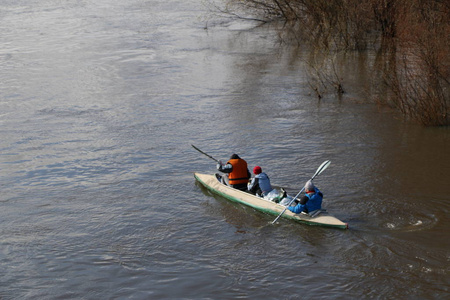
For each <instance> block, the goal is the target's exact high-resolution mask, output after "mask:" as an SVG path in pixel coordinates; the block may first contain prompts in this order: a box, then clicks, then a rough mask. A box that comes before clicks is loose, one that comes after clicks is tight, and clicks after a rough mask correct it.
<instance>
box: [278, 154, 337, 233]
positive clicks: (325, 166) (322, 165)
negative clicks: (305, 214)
mask: <svg viewBox="0 0 450 300" xmlns="http://www.w3.org/2000/svg"><path fill="white" fill-rule="evenodd" d="M330 163H331V161H329V160H327V161H324V162H323V163H322V164H321V165H320V167H319V168H318V169H317V171H316V173H315V174H314V175H313V177H311V181H312V180H314V178H316V176H318V175H319V174H320V173H322V172H323V171H324V170H325V169H326V168H328V166H329V165H330ZM304 189H305V187H303V188H302V190H301V191H300V192H298V194H297V195H296V196H295V197H294V199H292V200H291V202H289V204H288V205H287V206H286V207H285V208H284V210H283V211H282V212H281V214H279V215H278V217H276V218H275V220H273V222H272V224H275V222H276V221H277V220H278V219H279V218H280V217H281V216H282V215H283V214H284V212H285V211H286V209H287V208H288V207H289V206H290V205H291V204H292V202H294V201H295V199H297V197H298V196H300V194H301V193H302V192H303V190H304Z"/></svg>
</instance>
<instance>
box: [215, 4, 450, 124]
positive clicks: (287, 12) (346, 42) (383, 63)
mask: <svg viewBox="0 0 450 300" xmlns="http://www.w3.org/2000/svg"><path fill="white" fill-rule="evenodd" d="M225 1H226V7H225V8H224V9H223V10H222V12H226V13H228V14H231V15H233V16H240V17H241V18H244V17H242V15H243V14H246V17H245V18H248V19H252V20H258V21H260V22H263V23H269V22H270V23H278V24H280V23H281V24H282V25H281V26H280V37H281V39H282V40H283V41H284V42H285V43H297V44H298V45H305V44H307V45H308V46H311V48H312V49H314V50H313V51H312V53H313V55H312V56H311V59H309V61H308V65H309V66H310V74H311V75H314V76H313V77H314V78H315V80H312V84H311V88H312V89H313V90H314V91H315V92H316V93H317V96H318V97H319V98H320V97H322V92H321V90H322V89H323V88H324V86H325V85H329V86H332V87H333V89H334V90H335V91H336V92H337V93H344V91H345V86H343V83H342V81H341V79H340V76H339V74H338V72H336V68H335V65H336V64H335V58H336V57H337V56H338V55H341V54H342V53H349V52H356V53H364V52H365V51H367V50H372V51H374V53H376V55H375V57H374V59H373V62H372V63H371V66H370V68H369V69H368V70H367V72H368V74H370V76H371V77H372V78H371V82H372V84H371V86H370V87H368V92H369V93H368V94H370V95H371V98H372V100H374V101H376V102H378V103H382V104H385V105H389V106H392V107H395V108H397V109H398V110H400V111H401V112H402V113H403V114H404V115H405V116H406V117H408V118H410V119H412V120H414V121H416V122H418V123H420V124H422V125H425V126H441V125H447V126H448V125H450V99H449V98H450V82H449V77H450V63H449V57H450V55H449V54H450V53H449V49H450V45H449V43H450V42H449V41H450V22H449V20H450V4H449V2H448V1H445V0H225ZM249 16H250V17H249ZM280 21H281V22H280ZM324 56H326V57H327V60H326V61H327V63H326V65H324V59H323V57H324Z"/></svg>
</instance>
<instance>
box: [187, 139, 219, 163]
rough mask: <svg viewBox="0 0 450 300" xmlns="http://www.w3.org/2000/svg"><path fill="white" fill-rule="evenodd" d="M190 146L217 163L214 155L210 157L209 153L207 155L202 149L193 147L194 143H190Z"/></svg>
mask: <svg viewBox="0 0 450 300" xmlns="http://www.w3.org/2000/svg"><path fill="white" fill-rule="evenodd" d="M191 146H192V147H193V148H194V149H195V150H197V151H198V152H200V153H201V154H203V155H206V156H208V157H209V158H211V159H212V160H214V161H215V162H217V163H219V160H217V159H215V158H214V157H212V156H211V155H209V154H208V153H205V152H203V151H202V150H200V149H198V148H197V147H195V146H194V145H192V144H191Z"/></svg>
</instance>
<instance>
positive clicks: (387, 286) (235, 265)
mask: <svg viewBox="0 0 450 300" xmlns="http://www.w3.org/2000/svg"><path fill="white" fill-rule="evenodd" d="M207 17H208V14H207V13H206V11H205V8H204V7H203V6H202V1H201V0H184V1H180V0H173V1H172V0H169V1H167V0H164V1H162V0H161V1H156V0H155V1H143V0H132V1H118V0H98V1H90V0H81V1H67V0H66V1H64V0H63V1H56V0H45V1H37V0H19V1H2V2H1V3H0V31H1V35H0V45H1V46H0V69H1V73H0V80H1V85H0V124H1V127H0V149H1V152H0V187H1V195H0V207H1V209H0V269H1V272H0V298H1V299H67V298H73V299H127V298H131V299H234V298H247V299H299V298H302V299H361V298H366V299H368V298H370V299H372V298H373V299H444V298H449V297H450V291H449V287H450V278H449V265H450V264H449V262H450V242H449V231H448V228H449V226H450V218H449V213H450V204H449V200H450V175H449V174H450V156H449V151H450V132H449V130H448V129H446V128H422V127H418V126H416V125H414V124H409V123H406V122H404V121H402V120H401V118H399V117H398V115H397V114H396V113H393V112H390V111H387V110H385V109H383V108H378V107H376V106H374V105H372V104H367V103H366V101H365V100H366V99H365V96H364V93H352V91H356V90H357V87H358V86H359V84H360V80H362V78H363V77H364V75H363V74H362V73H359V72H361V68H362V67H363V66H364V64H365V63H366V62H364V61H363V62H361V60H356V59H355V61H351V60H349V61H347V62H346V64H345V66H343V67H344V68H347V70H346V71H345V74H347V75H348V78H345V79H344V81H345V82H344V84H346V87H348V88H347V90H348V91H349V93H348V94H345V95H344V97H343V98H341V99H337V98H335V97H334V96H332V95H331V96H328V97H325V98H324V99H322V100H321V101H320V102H318V101H317V99H316V98H314V97H313V96H312V95H310V87H309V84H308V78H307V75H306V72H305V71H304V70H305V68H304V65H303V64H302V59H294V57H300V58H302V57H303V58H304V59H306V57H308V53H307V52H305V53H302V52H301V51H300V52H294V51H291V50H292V49H289V48H287V47H284V48H280V46H279V44H277V41H276V34H275V32H273V31H271V30H270V29H269V28H256V29H253V30H247V29H246V27H248V24H246V23H245V22H244V23H243V22H235V21H227V22H225V23H219V22H218V21H217V20H214V19H210V20H209V21H208V22H207ZM191 144H195V145H196V146H198V147H199V148H201V149H203V150H204V151H206V152H208V153H209V154H211V155H212V156H214V157H216V158H218V159H222V160H226V159H227V158H228V157H229V156H230V155H231V154H232V153H233V152H236V153H238V154H240V155H241V156H242V157H243V158H245V159H246V160H247V161H248V163H249V165H250V167H251V168H253V166H255V165H260V166H261V167H262V168H263V170H264V171H266V172H267V173H268V174H269V176H270V177H271V179H272V182H273V183H274V184H278V185H282V186H284V187H286V188H287V190H288V191H290V192H292V193H295V192H296V191H298V190H300V189H301V187H302V185H303V184H304V182H305V181H306V180H307V179H308V178H309V177H311V176H312V175H313V174H314V172H315V170H316V168H317V167H318V166H319V165H320V164H321V163H322V162H323V161H324V160H327V159H329V160H331V161H332V164H331V166H330V167H329V168H328V169H327V170H326V171H325V172H324V173H323V174H322V175H320V177H318V178H317V179H316V180H315V182H316V184H317V185H318V186H319V188H320V189H321V190H322V191H323V192H324V194H325V199H324V206H325V207H326V208H327V209H328V211H330V212H331V213H332V214H334V215H335V216H337V217H338V218H340V219H341V220H343V221H345V222H348V223H349V226H350V229H349V230H334V229H327V228H318V227H309V226H305V225H299V224H296V223H292V222H290V221H287V220H280V222H279V223H278V224H277V225H274V226H272V225H269V224H270V222H271V221H272V220H273V216H268V215H265V214H262V213H259V212H256V211H254V210H253V209H250V208H247V207H242V206H241V205H236V204H233V203H230V202H228V201H227V200H225V199H223V198H220V197H217V196H213V195H211V194H210V193H209V192H207V191H206V190H205V189H203V188H202V187H200V186H199V185H198V184H196V183H195V180H194V177H193V172H196V171H199V172H204V173H212V172H214V171H215V163H214V162H213V161H212V160H210V159H208V158H207V157H206V156H203V155H201V154H200V153H198V152H196V151H195V150H194V149H193V148H192V147H191V146H190V145H191Z"/></svg>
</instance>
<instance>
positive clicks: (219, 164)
mask: <svg viewBox="0 0 450 300" xmlns="http://www.w3.org/2000/svg"><path fill="white" fill-rule="evenodd" d="M222 166H223V164H222V161H221V160H219V161H218V162H217V166H216V168H217V170H219V171H220V168H221V167H222Z"/></svg>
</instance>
